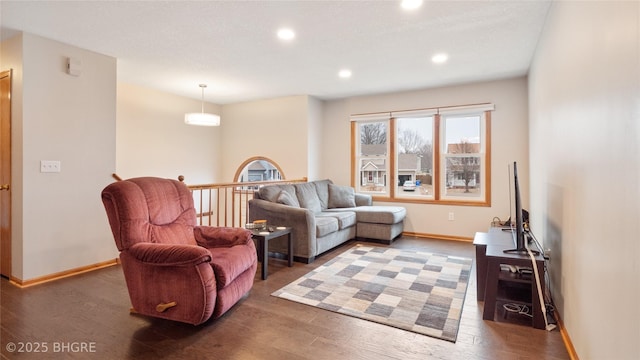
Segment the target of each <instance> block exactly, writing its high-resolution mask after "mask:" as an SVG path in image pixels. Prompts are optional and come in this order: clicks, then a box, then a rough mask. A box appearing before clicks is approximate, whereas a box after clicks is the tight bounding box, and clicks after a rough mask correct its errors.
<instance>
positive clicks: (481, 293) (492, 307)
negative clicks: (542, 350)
mask: <svg viewBox="0 0 640 360" xmlns="http://www.w3.org/2000/svg"><path fill="white" fill-rule="evenodd" d="M473 244H474V245H475V248H476V283H477V294H478V295H477V300H478V301H484V309H483V316H482V318H483V319H484V320H494V319H495V313H496V304H497V303H505V302H508V303H515V304H520V305H526V306H529V307H530V308H531V312H532V314H533V317H532V319H531V325H532V326H533V327H534V328H536V329H544V328H545V319H544V316H545V314H544V313H543V311H542V306H541V305H540V300H539V296H538V288H537V286H536V281H535V276H534V274H530V275H526V274H520V273H512V272H510V271H509V270H502V271H501V270H500V265H501V264H504V265H514V266H520V267H528V268H531V267H532V264H531V258H530V257H529V256H528V255H519V254H512V253H504V250H506V249H511V248H513V246H514V243H513V235H512V234H511V232H510V231H502V228H499V227H495V228H491V229H490V230H489V232H486V233H480V232H479V233H476V235H475V237H474V239H473ZM535 260H536V267H537V268H538V274H539V275H540V288H541V289H544V288H545V283H544V281H545V280H544V279H545V276H544V275H545V274H544V258H543V257H542V256H540V255H537V256H535Z"/></svg>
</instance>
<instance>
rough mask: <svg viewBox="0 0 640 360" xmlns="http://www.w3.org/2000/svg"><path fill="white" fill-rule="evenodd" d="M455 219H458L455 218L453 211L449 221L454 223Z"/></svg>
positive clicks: (450, 213)
mask: <svg viewBox="0 0 640 360" xmlns="http://www.w3.org/2000/svg"><path fill="white" fill-rule="evenodd" d="M455 219H456V218H455V216H454V214H453V211H451V212H449V221H453V220H455Z"/></svg>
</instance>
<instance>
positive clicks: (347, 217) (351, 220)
mask: <svg viewBox="0 0 640 360" xmlns="http://www.w3.org/2000/svg"><path fill="white" fill-rule="evenodd" d="M322 216H329V217H333V218H336V219H337V220H338V228H339V229H340V230H342V229H346V228H348V227H350V226H353V225H355V224H356V213H355V212H353V211H340V212H337V211H333V212H323V213H321V214H318V215H316V218H318V217H322Z"/></svg>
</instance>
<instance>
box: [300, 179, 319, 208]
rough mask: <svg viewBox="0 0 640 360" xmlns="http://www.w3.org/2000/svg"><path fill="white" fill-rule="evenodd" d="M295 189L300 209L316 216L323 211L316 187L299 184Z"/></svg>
mask: <svg viewBox="0 0 640 360" xmlns="http://www.w3.org/2000/svg"><path fill="white" fill-rule="evenodd" d="M295 188H296V192H295V194H296V196H298V202H299V203H300V207H303V208H305V209H309V210H311V211H312V212H313V213H314V214H317V213H319V212H320V211H322V205H320V199H319V198H318V193H317V192H316V186H315V185H314V184H313V183H299V184H296V185H295Z"/></svg>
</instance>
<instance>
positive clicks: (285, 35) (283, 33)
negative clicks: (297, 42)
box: [278, 28, 296, 40]
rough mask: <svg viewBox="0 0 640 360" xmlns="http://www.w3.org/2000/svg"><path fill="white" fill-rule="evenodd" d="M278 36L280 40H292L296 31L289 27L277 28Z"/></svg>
mask: <svg viewBox="0 0 640 360" xmlns="http://www.w3.org/2000/svg"><path fill="white" fill-rule="evenodd" d="M278 37H279V38H280V39H281V40H292V39H293V38H295V37H296V33H294V32H293V30H291V29H289V28H282V29H280V30H278Z"/></svg>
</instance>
